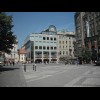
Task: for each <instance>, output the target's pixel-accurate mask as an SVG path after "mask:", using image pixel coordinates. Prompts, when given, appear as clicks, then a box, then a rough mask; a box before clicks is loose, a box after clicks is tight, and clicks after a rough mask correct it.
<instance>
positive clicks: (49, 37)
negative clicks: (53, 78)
mask: <svg viewBox="0 0 100 100" xmlns="http://www.w3.org/2000/svg"><path fill="white" fill-rule="evenodd" d="M24 45H25V51H26V59H27V61H32V62H47V63H51V62H58V59H57V54H58V53H57V31H56V27H55V26H53V25H51V26H49V28H48V29H47V30H45V31H42V32H41V33H40V34H34V33H33V34H30V35H29V36H28V37H27V38H26V39H25V44H24Z"/></svg>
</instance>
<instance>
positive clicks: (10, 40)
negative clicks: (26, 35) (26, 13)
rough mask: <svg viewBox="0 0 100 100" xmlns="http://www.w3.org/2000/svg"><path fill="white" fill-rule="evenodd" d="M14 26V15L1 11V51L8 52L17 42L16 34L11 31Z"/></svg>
mask: <svg viewBox="0 0 100 100" xmlns="http://www.w3.org/2000/svg"><path fill="white" fill-rule="evenodd" d="M12 27H13V25H12V16H7V15H6V14H5V13H3V12H0V51H2V52H5V53H8V54H9V53H10V52H11V49H12V48H13V44H15V43H16V36H15V35H13V32H12V31H11V29H12Z"/></svg>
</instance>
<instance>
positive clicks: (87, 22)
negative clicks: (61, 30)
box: [75, 12, 100, 60]
mask: <svg viewBox="0 0 100 100" xmlns="http://www.w3.org/2000/svg"><path fill="white" fill-rule="evenodd" d="M75 30H76V42H77V45H78V47H77V50H79V46H80V48H82V45H83V47H84V46H85V47H88V48H89V49H90V51H91V53H92V59H93V60H96V59H98V58H100V12H77V13H76V14H75ZM78 43H79V44H78Z"/></svg>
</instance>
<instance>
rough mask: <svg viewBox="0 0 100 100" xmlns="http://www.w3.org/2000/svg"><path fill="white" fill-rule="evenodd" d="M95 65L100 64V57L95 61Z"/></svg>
mask: <svg viewBox="0 0 100 100" xmlns="http://www.w3.org/2000/svg"><path fill="white" fill-rule="evenodd" d="M95 63H96V65H97V66H100V58H99V59H98V61H97V62H95Z"/></svg>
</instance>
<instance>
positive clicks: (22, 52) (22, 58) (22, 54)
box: [18, 46, 26, 62]
mask: <svg viewBox="0 0 100 100" xmlns="http://www.w3.org/2000/svg"><path fill="white" fill-rule="evenodd" d="M18 56H19V60H18V62H26V52H25V46H23V47H21V49H19V51H18Z"/></svg>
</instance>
